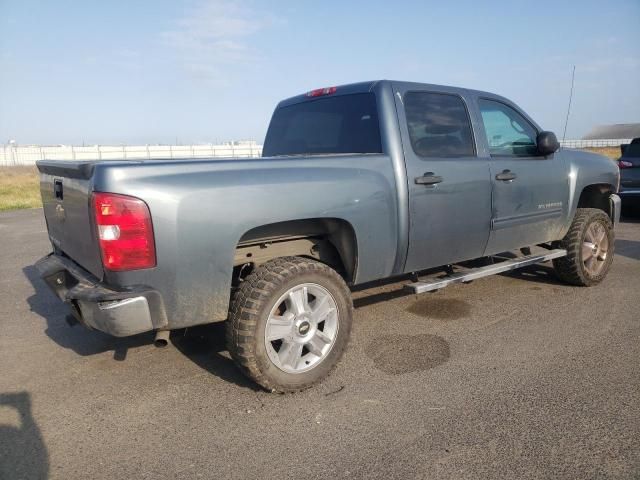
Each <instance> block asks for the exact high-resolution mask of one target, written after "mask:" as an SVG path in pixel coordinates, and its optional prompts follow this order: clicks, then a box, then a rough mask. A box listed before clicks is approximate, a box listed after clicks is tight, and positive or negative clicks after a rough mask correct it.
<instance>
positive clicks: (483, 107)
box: [478, 99, 537, 156]
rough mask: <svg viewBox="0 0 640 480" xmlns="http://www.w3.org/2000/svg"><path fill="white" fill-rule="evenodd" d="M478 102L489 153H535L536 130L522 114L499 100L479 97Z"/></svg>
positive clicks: (522, 154) (514, 154) (519, 154)
mask: <svg viewBox="0 0 640 480" xmlns="http://www.w3.org/2000/svg"><path fill="white" fill-rule="evenodd" d="M478 103H479V105H480V113H481V114H482V122H483V123H484V130H485V132H486V134H487V143H488V144H489V152H490V153H491V155H498V156H504V155H509V156H532V155H536V154H537V148H536V136H537V132H536V130H535V128H533V126H532V125H531V124H530V123H529V122H528V121H527V120H525V118H524V117H523V116H522V115H520V114H519V113H518V112H516V111H515V110H514V109H513V108H511V107H509V106H507V105H505V104H504V103H501V102H495V101H492V100H486V99H480V100H479V102H478Z"/></svg>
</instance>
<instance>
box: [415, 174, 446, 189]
mask: <svg viewBox="0 0 640 480" xmlns="http://www.w3.org/2000/svg"><path fill="white" fill-rule="evenodd" d="M415 182H416V184H417V185H427V186H429V185H435V184H437V183H440V182H442V177H441V176H440V175H434V173H433V172H427V173H425V174H424V175H423V176H421V177H416V178H415Z"/></svg>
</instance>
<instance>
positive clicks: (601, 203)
mask: <svg viewBox="0 0 640 480" xmlns="http://www.w3.org/2000/svg"><path fill="white" fill-rule="evenodd" d="M613 192H614V188H613V186H612V185H609V184H606V183H602V184H596V185H589V186H587V187H585V188H584V190H582V193H581V194H580V199H579V200H578V208H599V209H600V210H602V211H604V212H605V213H606V214H607V215H609V217H610V218H612V219H613V207H612V205H611V201H610V200H609V195H611V194H612V193H613Z"/></svg>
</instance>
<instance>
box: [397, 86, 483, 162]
mask: <svg viewBox="0 0 640 480" xmlns="http://www.w3.org/2000/svg"><path fill="white" fill-rule="evenodd" d="M404 108H405V111H406V114H407V126H408V127H409V138H410V139H411V147H412V148H413V151H414V152H415V154H416V155H418V156H420V157H470V156H474V155H475V148H474V144H473V135H472V133H471V122H470V121H469V114H468V113H467V108H466V106H465V104H464V102H463V101H462V99H461V98H460V97H458V96H456V95H449V94H442V93H430V92H407V93H406V94H405V96H404Z"/></svg>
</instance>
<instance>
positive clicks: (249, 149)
mask: <svg viewBox="0 0 640 480" xmlns="http://www.w3.org/2000/svg"><path fill="white" fill-rule="evenodd" d="M631 140H632V139H630V138H623V139H608V140H565V141H561V142H560V144H561V145H562V146H563V147H567V148H588V147H617V146H619V145H621V144H623V143H630V142H631ZM260 155H262V145H257V144H240V145H232V144H228V145H137V146H132V145H127V146H125V145H122V146H108V145H94V146H91V147H74V146H50V147H47V146H28V147H27V146H16V145H3V146H2V150H0V166H13V165H34V164H35V163H36V161H37V160H96V159H97V160H103V159H104V160H117V159H123V158H124V159H144V158H157V159H172V158H211V157H227V158H229V157H231V158H251V157H259V156H260Z"/></svg>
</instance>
